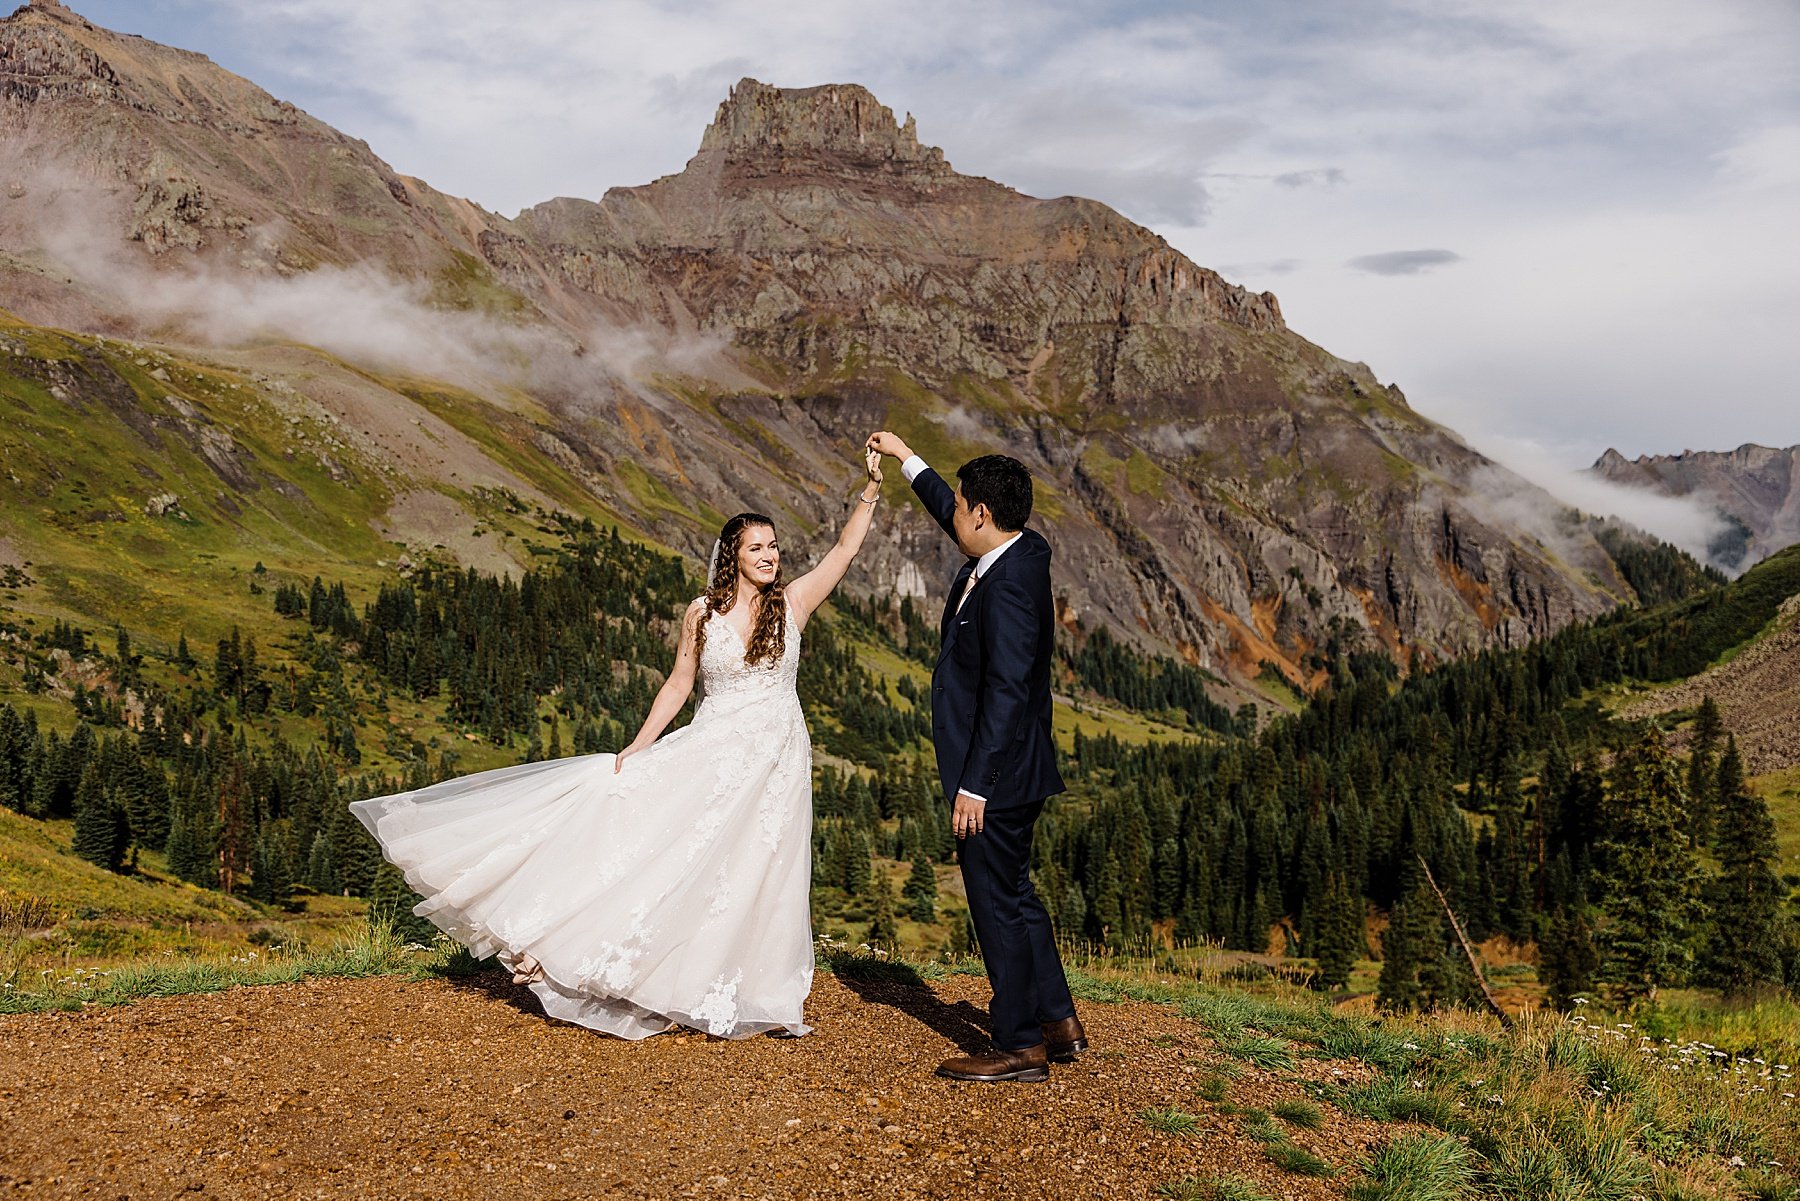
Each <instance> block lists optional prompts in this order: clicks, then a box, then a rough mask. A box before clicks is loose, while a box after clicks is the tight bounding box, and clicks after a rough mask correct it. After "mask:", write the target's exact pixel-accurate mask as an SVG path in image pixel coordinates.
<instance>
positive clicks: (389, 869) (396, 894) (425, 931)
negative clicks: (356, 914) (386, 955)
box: [368, 861, 437, 946]
mask: <svg viewBox="0 0 1800 1201" xmlns="http://www.w3.org/2000/svg"><path fill="white" fill-rule="evenodd" d="M423 900H424V898H423V897H421V896H419V894H418V893H416V892H414V891H413V890H412V889H411V888H410V887H408V886H407V883H406V877H405V876H403V875H401V874H400V869H399V868H397V867H395V866H394V865H393V864H391V863H388V862H386V861H383V862H382V864H381V866H380V867H378V868H376V869H375V881H374V883H373V884H372V885H370V888H369V915H368V916H369V927H370V928H371V929H373V930H382V929H384V928H385V929H391V930H392V931H393V933H394V937H395V938H397V939H399V940H400V941H401V942H404V943H419V944H421V945H423V946H430V945H431V940H432V937H433V936H434V935H435V934H436V933H437V928H436V927H435V926H433V925H432V924H431V923H430V922H429V921H426V920H425V919H424V918H422V917H420V916H419V915H417V914H416V913H414V912H413V911H412V910H413V906H414V905H417V904H419V903H421V902H422V901H423Z"/></svg>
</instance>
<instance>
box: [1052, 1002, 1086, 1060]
mask: <svg viewBox="0 0 1800 1201" xmlns="http://www.w3.org/2000/svg"><path fill="white" fill-rule="evenodd" d="M1044 1046H1045V1047H1046V1048H1047V1049H1048V1054H1049V1056H1050V1062H1051V1063H1074V1062H1075V1057H1076V1056H1077V1055H1079V1054H1081V1053H1082V1052H1083V1051H1085V1050H1087V1048H1088V1040H1087V1031H1086V1030H1083V1029H1082V1028H1081V1019H1080V1018H1078V1017H1076V1016H1075V1015H1074V1014H1072V1013H1071V1014H1070V1015H1069V1016H1068V1017H1066V1018H1064V1019H1063V1020H1062V1021H1060V1022H1045V1023H1044Z"/></svg>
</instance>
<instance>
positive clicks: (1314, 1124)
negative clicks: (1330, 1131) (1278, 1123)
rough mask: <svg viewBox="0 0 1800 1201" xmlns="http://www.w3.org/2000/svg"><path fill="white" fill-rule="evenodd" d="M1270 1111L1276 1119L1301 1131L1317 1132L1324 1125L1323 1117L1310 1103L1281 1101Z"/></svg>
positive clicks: (1315, 1106) (1317, 1108) (1316, 1107)
mask: <svg viewBox="0 0 1800 1201" xmlns="http://www.w3.org/2000/svg"><path fill="white" fill-rule="evenodd" d="M1272 1109H1273V1112H1274V1114H1275V1116H1276V1117H1278V1118H1280V1119H1281V1120H1282V1121H1284V1122H1286V1123H1287V1124H1288V1125H1290V1126H1298V1127H1299V1128H1300V1129H1302V1130H1317V1129H1319V1127H1321V1126H1323V1125H1324V1124H1325V1115H1324V1114H1323V1113H1322V1112H1320V1110H1319V1107H1318V1106H1317V1105H1314V1104H1313V1103H1312V1102H1311V1101H1302V1100H1294V1101H1281V1102H1278V1103H1276V1104H1275V1105H1274V1106H1273V1107H1272Z"/></svg>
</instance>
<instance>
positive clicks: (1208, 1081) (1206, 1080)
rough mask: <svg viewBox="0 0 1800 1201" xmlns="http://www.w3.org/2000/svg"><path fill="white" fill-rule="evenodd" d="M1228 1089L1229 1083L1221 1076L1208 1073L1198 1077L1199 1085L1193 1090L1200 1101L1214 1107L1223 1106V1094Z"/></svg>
mask: <svg viewBox="0 0 1800 1201" xmlns="http://www.w3.org/2000/svg"><path fill="white" fill-rule="evenodd" d="M1229 1087H1230V1081H1228V1080H1227V1079H1226V1078H1225V1077H1224V1076H1223V1075H1221V1074H1219V1073H1217V1072H1209V1073H1207V1074H1206V1075H1204V1076H1202V1077H1200V1084H1199V1086H1198V1087H1196V1088H1195V1089H1194V1092H1195V1093H1196V1094H1197V1095H1198V1096H1199V1098H1200V1099H1201V1100H1202V1101H1207V1102H1210V1103H1211V1104H1214V1105H1223V1104H1224V1103H1225V1093H1226V1090H1227V1089H1228V1088H1229Z"/></svg>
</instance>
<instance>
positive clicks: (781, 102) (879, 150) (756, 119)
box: [700, 78, 951, 175]
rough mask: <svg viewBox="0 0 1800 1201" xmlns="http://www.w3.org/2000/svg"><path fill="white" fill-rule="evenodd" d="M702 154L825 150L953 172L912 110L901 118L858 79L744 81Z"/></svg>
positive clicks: (718, 117) (705, 141)
mask: <svg viewBox="0 0 1800 1201" xmlns="http://www.w3.org/2000/svg"><path fill="white" fill-rule="evenodd" d="M700 152H701V153H702V154H706V153H708V152H715V153H722V154H724V155H726V156H727V157H742V156H746V155H757V154H775V155H812V154H817V153H819V152H826V153H831V154H839V155H846V156H849V157H851V158H855V159H864V160H872V161H875V162H891V163H903V164H906V165H908V166H910V167H913V168H914V169H919V168H923V169H924V170H925V171H927V172H930V173H936V174H944V175H948V174H950V173H951V171H950V164H949V163H947V162H945V161H944V152H943V151H942V150H940V149H938V148H937V147H936V146H922V145H920V144H919V135H918V129H917V126H916V125H915V123H914V121H913V117H912V114H911V113H908V114H907V115H906V122H905V124H899V123H897V122H896V121H895V120H894V113H893V110H892V109H890V108H888V107H887V106H886V105H884V104H882V103H881V102H880V101H879V100H877V99H876V98H875V96H874V94H873V93H871V92H870V91H869V90H868V89H867V88H865V87H862V86H860V85H858V84H853V83H850V84H846V83H828V84H821V85H819V86H817V87H810V88H777V87H771V86H770V85H769V84H766V83H763V82H762V81H761V80H757V79H750V78H744V79H741V80H739V81H738V82H737V84H736V86H734V87H733V88H732V89H731V93H730V94H729V95H728V96H727V97H726V98H725V100H724V101H723V102H722V103H721V104H720V105H719V111H718V113H717V114H716V115H715V116H714V117H713V122H712V124H711V125H709V126H707V128H706V133H705V134H704V135H703V136H702V137H701V139H700Z"/></svg>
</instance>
